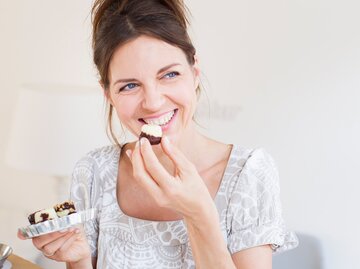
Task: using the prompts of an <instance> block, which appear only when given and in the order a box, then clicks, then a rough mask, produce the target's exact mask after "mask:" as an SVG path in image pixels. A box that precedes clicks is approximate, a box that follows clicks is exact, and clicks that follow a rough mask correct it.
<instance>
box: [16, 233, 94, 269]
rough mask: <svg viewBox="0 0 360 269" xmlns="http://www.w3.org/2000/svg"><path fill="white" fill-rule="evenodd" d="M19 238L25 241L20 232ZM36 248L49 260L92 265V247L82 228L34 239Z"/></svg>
mask: <svg viewBox="0 0 360 269" xmlns="http://www.w3.org/2000/svg"><path fill="white" fill-rule="evenodd" d="M18 237H19V238H20V239H23V240H25V238H24V237H23V235H22V234H21V233H20V232H18ZM32 242H33V244H34V246H35V247H36V248H37V249H38V250H40V251H41V252H42V253H43V254H44V256H46V257H47V258H49V259H52V260H55V261H61V262H67V263H70V264H71V263H76V264H77V263H89V264H91V254H90V247H89V244H88V242H87V239H86V236H85V232H84V230H83V228H82V227H76V228H75V227H73V228H69V229H67V230H64V231H60V232H53V233H50V234H45V235H41V236H37V237H34V238H32Z"/></svg>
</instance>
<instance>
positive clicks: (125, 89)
mask: <svg viewBox="0 0 360 269" xmlns="http://www.w3.org/2000/svg"><path fill="white" fill-rule="evenodd" d="M179 75H180V73H179V72H177V71H171V72H169V73H166V74H165V75H164V76H162V77H161V78H160V79H174V78H176V77H178V76H179ZM138 86H140V85H139V84H138V83H134V82H131V83H128V84H126V85H124V86H122V87H121V88H120V89H119V91H118V92H129V91H133V90H134V89H136V88H137V87H138Z"/></svg>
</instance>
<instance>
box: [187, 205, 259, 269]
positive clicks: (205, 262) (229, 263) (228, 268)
mask: <svg viewBox="0 0 360 269" xmlns="http://www.w3.org/2000/svg"><path fill="white" fill-rule="evenodd" d="M212 211H213V212H208V213H207V214H206V215H207V216H206V215H204V216H201V217H199V218H198V219H185V222H186V224H187V230H188V234H189V238H190V244H191V249H192V252H193V257H194V260H195V264H196V268H200V269H202V268H204V269H205V268H206V269H212V268H214V269H217V268H223V269H235V268H236V267H235V264H234V262H233V260H232V258H231V255H230V253H229V251H228V249H227V246H226V244H225V241H224V238H223V235H222V233H221V229H220V224H219V219H218V214H217V211H216V208H215V209H214V210H212ZM204 213H205V212H204ZM254 268H255V267H254ZM254 268H252V269H254Z"/></svg>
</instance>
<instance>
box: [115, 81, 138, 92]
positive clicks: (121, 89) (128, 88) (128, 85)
mask: <svg viewBox="0 0 360 269" xmlns="http://www.w3.org/2000/svg"><path fill="white" fill-rule="evenodd" d="M136 86H138V85H137V84H136V83H129V84H126V85H125V86H123V87H121V88H120V90H119V92H122V91H130V90H132V89H134V88H135V87H136Z"/></svg>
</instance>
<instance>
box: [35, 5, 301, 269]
mask: <svg viewBox="0 0 360 269" xmlns="http://www.w3.org/2000/svg"><path fill="white" fill-rule="evenodd" d="M93 26H94V28H93V49H94V62H95V64H96V66H97V68H98V70H99V74H100V84H101V86H102V88H103V91H104V94H105V96H106V98H107V100H108V103H109V106H110V109H109V122H110V126H109V129H110V132H112V127H111V116H112V114H113V110H115V112H116V113H117V115H118V118H119V119H120V121H121V123H122V124H123V125H124V126H125V127H126V128H127V129H128V130H129V131H130V132H132V133H133V134H134V135H135V136H136V137H139V136H140V134H141V131H142V129H143V126H144V125H145V124H150V125H156V126H157V127H156V128H157V129H161V133H162V139H161V142H160V143H159V144H156V145H150V143H149V140H148V139H147V138H143V137H141V138H140V139H139V140H136V141H133V142H129V143H125V144H119V143H118V142H116V145H111V146H108V147H104V148H101V149H97V150H94V151H92V152H90V153H89V154H88V155H87V156H86V157H84V158H83V159H81V160H80V161H79V162H78V164H77V165H76V168H75V170H74V173H73V183H72V188H71V195H72V197H71V199H72V200H73V201H75V202H76V204H78V205H80V206H81V207H82V208H84V207H86V205H89V206H90V207H92V208H96V209H97V212H98V216H97V218H96V219H95V220H93V221H90V222H87V223H86V224H85V225H84V229H80V230H76V231H65V232H57V233H53V234H49V235H44V236H40V237H38V238H36V239H34V240H33V243H34V245H35V246H36V247H37V248H38V249H40V250H41V251H43V253H45V254H46V253H51V256H49V255H48V257H49V258H50V259H54V260H57V261H62V262H66V263H67V266H68V268H73V269H75V268H101V269H106V268H129V269H130V268H142V269H146V268H169V269H170V268H183V269H188V268H195V267H196V268H207V269H211V268H214V269H215V268H216V269H218V268H241V269H250V268H251V269H268V268H271V257H272V253H273V252H281V251H284V250H288V249H291V248H293V247H295V246H296V245H297V239H296V236H295V235H294V234H293V233H291V232H289V231H287V230H286V228H285V225H284V222H283V219H282V215H281V205H280V199H279V182H278V173H277V170H276V166H275V164H274V162H273V159H272V158H271V156H270V155H269V154H267V153H266V151H264V150H263V149H248V148H244V147H241V146H239V145H233V144H225V143H222V142H220V141H216V140H213V139H211V138H210V137H207V136H204V135H203V134H201V133H200V132H199V131H198V130H197V128H196V125H195V123H194V121H193V116H194V113H195V110H196V107H197V100H198V94H199V79H200V78H199V76H200V69H199V66H198V60H197V56H196V54H195V49H194V47H193V45H192V43H191V41H190V39H189V37H188V34H187V19H186V16H185V7H184V5H183V2H182V1H180V0H178V1H176V0H162V1H161V0H157V1H156V0H133V1H125V0H98V1H95V4H94V7H93ZM159 133H160V132H159ZM113 136H114V135H113ZM114 137H115V136H114ZM84 187H85V188H86V190H87V192H88V194H89V195H85V197H87V198H84V195H82V193H83V191H84Z"/></svg>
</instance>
